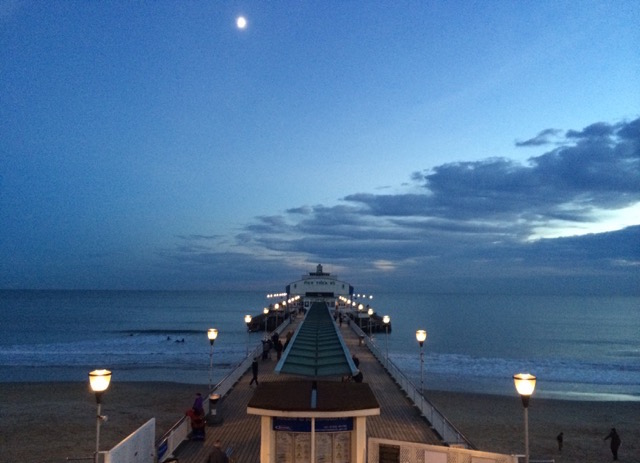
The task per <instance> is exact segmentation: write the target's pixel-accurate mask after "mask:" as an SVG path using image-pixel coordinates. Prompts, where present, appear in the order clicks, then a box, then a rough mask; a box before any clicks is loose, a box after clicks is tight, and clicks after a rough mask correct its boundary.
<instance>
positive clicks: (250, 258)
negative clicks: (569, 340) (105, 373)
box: [0, 0, 640, 295]
mask: <svg viewBox="0 0 640 463" xmlns="http://www.w3.org/2000/svg"><path fill="white" fill-rule="evenodd" d="M239 16H243V17H245V18H246V21H247V26H246V28H244V29H240V28H238V27H237V26H236V19H237V18H238V17H239ZM638 24H640V3H638V2H636V1H625V0H620V1H616V2H610V1H590V0H584V1H580V2H575V1H535V2H534V1H506V0H505V1H478V2H475V1H471V0H465V1H428V0H425V1H415V2H414V1H406V2H403V1H398V2H374V1H372V2H355V1H322V2H312V1H278V2H262V1H260V2H258V1H256V2H250V1H245V2H233V1H216V2H209V1H206V2H205V1H191V2H178V1H159V2H128V1H112V2H85V1H62V2H58V1H47V2H42V1H33V2H31V1H21V0H2V1H0V288H5V289H170V290H179V289H213V290H232V289H233V290H235V289H250V290H263V289H264V290H266V291H279V290H281V289H282V288H283V287H284V285H285V284H287V283H288V282H290V281H293V280H296V279H298V278H299V276H300V275H301V274H303V273H305V272H309V271H313V270H314V269H315V266H316V265H317V264H318V263H321V264H323V265H324V268H325V271H329V272H331V273H334V274H337V275H338V276H339V277H340V278H342V279H345V280H348V281H351V283H352V284H354V285H355V286H356V287H357V288H359V289H361V290H363V291H364V292H375V291H378V292H380V291H407V292H459V293H467V292H471V293H473V292H527V293H554V294H556V293H557V294H582V293H585V292H586V293H590V294H591V293H593V294H632V295H638V294H640V28H639V27H638Z"/></svg>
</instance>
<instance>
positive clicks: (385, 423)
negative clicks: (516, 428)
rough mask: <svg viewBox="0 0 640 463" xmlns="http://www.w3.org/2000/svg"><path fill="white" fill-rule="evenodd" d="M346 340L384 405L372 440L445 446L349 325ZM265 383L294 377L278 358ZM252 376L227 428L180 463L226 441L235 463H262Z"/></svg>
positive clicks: (224, 406)
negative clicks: (279, 367)
mask: <svg viewBox="0 0 640 463" xmlns="http://www.w3.org/2000/svg"><path fill="white" fill-rule="evenodd" d="M341 332H342V336H343V337H344V340H345V343H346V344H347V347H348V349H349V350H350V351H351V353H352V354H355V355H356V356H357V357H358V358H359V359H360V370H361V371H362V374H363V375H364V381H365V382H367V383H369V385H370V387H371V389H372V390H373V392H374V394H375V395H376V398H377V399H378V402H379V403H380V415H379V416H373V417H369V418H368V419H367V436H368V437H379V438H384V439H393V440H403V441H410V442H420V443H424V444H435V445H442V441H441V440H440V438H439V437H438V436H437V434H436V433H435V432H434V431H433V430H432V429H431V427H430V426H429V423H428V422H427V421H426V420H425V419H424V418H423V417H421V415H420V414H419V412H418V410H417V408H416V407H414V406H413V404H412V403H411V401H410V400H409V399H408V398H407V397H406V396H405V394H404V393H403V392H402V391H401V390H400V388H399V387H398V386H397V385H396V383H395V382H394V381H393V379H392V378H391V377H390V376H389V375H388V374H387V373H386V371H385V370H384V368H383V367H382V366H381V365H380V363H379V362H378V361H377V360H376V359H375V357H374V356H373V355H372V354H371V352H370V351H369V349H368V348H367V347H366V346H360V345H359V340H358V338H357V336H356V335H355V334H354V333H353V331H352V330H351V328H349V327H348V326H347V325H346V324H344V325H343V326H342V327H341ZM259 362H260V371H259V374H258V378H259V380H260V381H283V380H287V379H290V378H291V376H287V375H277V374H275V373H274V372H273V369H274V367H275V365H276V359H275V353H272V358H271V359H269V360H264V361H263V360H259ZM250 380H251V371H249V372H247V373H246V374H245V375H244V376H243V377H242V378H241V379H240V381H239V382H238V383H237V384H236V385H235V387H234V388H233V389H232V390H231V392H230V393H229V394H228V395H227V396H226V397H225V398H224V399H223V400H222V401H221V403H220V404H219V405H218V415H219V416H221V417H222V419H223V422H222V424H220V425H217V426H208V427H207V434H206V439H205V441H204V442H202V441H201V442H197V441H196V442H185V443H184V444H183V445H181V446H180V448H179V449H178V450H177V451H176V452H175V456H176V457H177V458H178V459H179V461H180V463H205V462H206V461H207V458H208V456H209V454H210V453H211V449H212V448H213V445H214V442H215V441H216V440H220V442H221V443H222V448H223V449H227V448H231V449H232V451H231V460H232V461H233V462H236V463H259V461H260V417H259V416H255V415H248V414H247V404H248V403H249V399H250V398H251V396H252V395H253V392H254V390H255V386H249V381H250Z"/></svg>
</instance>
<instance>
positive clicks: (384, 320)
mask: <svg viewBox="0 0 640 463" xmlns="http://www.w3.org/2000/svg"><path fill="white" fill-rule="evenodd" d="M389 322H391V317H390V316H389V315H385V316H384V317H382V323H384V330H385V332H386V336H385V344H386V348H387V363H389Z"/></svg>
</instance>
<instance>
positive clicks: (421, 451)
mask: <svg viewBox="0 0 640 463" xmlns="http://www.w3.org/2000/svg"><path fill="white" fill-rule="evenodd" d="M387 452H393V453H395V454H397V457H398V459H397V461H402V462H403V463H419V462H420V463H421V462H425V463H432V462H437V463H445V462H446V463H467V462H469V463H471V462H474V461H481V462H483V463H518V459H517V457H516V456H515V455H505V454H502V453H493V452H482V451H480V450H471V449H464V448H460V447H444V446H442V445H429V444H419V443H416V442H404V441H395V440H389V439H379V438H374V437H371V438H369V440H368V442H367V462H368V463H380V461H381V458H380V455H381V454H385V453H387Z"/></svg>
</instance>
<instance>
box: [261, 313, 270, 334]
mask: <svg viewBox="0 0 640 463" xmlns="http://www.w3.org/2000/svg"><path fill="white" fill-rule="evenodd" d="M262 313H263V314H264V337H265V338H266V337H267V318H268V317H267V316H268V315H269V309H268V308H266V307H265V308H264V309H262Z"/></svg>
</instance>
